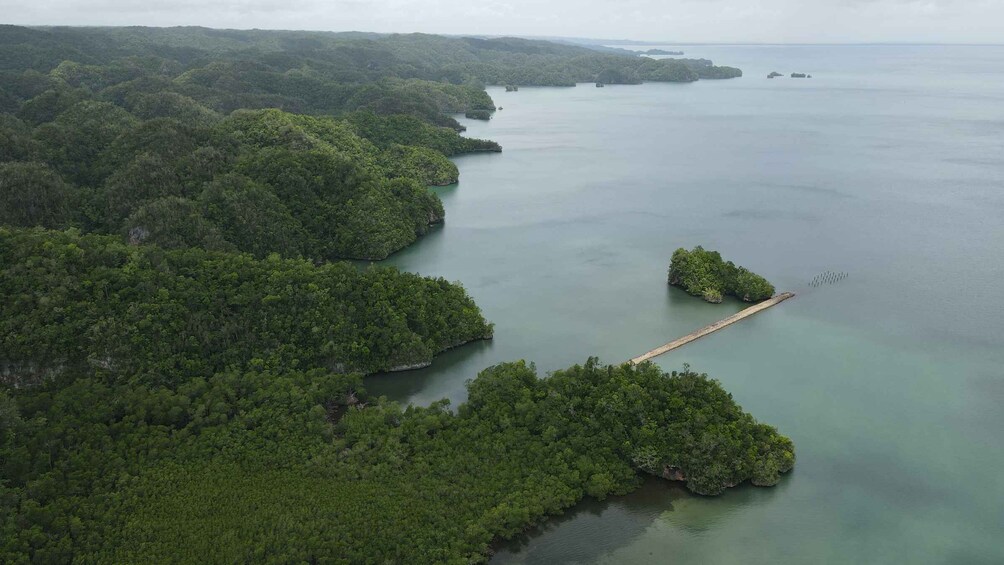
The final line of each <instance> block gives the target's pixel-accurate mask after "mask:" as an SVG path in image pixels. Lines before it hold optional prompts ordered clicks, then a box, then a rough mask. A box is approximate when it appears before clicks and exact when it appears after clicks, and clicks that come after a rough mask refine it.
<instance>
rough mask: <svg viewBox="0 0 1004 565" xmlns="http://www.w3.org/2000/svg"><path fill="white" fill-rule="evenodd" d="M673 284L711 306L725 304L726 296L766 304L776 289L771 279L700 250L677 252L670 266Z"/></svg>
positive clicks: (714, 254) (670, 280)
mask: <svg viewBox="0 0 1004 565" xmlns="http://www.w3.org/2000/svg"><path fill="white" fill-rule="evenodd" d="M669 284H671V285H676V286H679V287H681V288H683V289H684V290H686V291H687V292H688V293H690V294H692V295H694V296H702V297H703V298H704V299H705V300H707V301H708V302H721V301H722V296H724V295H729V296H734V297H736V298H738V299H740V300H743V301H745V302H756V301H759V300H766V299H768V298H770V297H771V296H774V285H772V284H770V283H769V282H767V279H765V278H763V277H761V276H760V275H758V274H756V273H753V272H751V271H749V270H747V269H746V268H745V267H737V266H736V265H735V264H734V263H732V261H724V260H723V259H722V256H721V254H720V253H718V252H717V251H707V250H705V249H704V248H703V247H701V246H699V245H698V246H697V247H695V248H693V249H692V250H690V251H687V250H686V249H684V248H682V247H681V248H680V249H677V250H676V251H674V252H673V258H672V260H671V262H670V265H669Z"/></svg>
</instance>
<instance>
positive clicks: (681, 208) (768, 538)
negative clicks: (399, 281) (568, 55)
mask: <svg viewBox="0 0 1004 565" xmlns="http://www.w3.org/2000/svg"><path fill="white" fill-rule="evenodd" d="M646 48H647V47H646ZM664 48H667V49H669V48H674V49H675V48H680V49H682V50H684V51H685V52H686V56H688V57H705V58H709V59H712V60H714V61H715V63H717V64H724V65H732V66H737V67H740V68H742V69H743V70H744V73H745V76H744V77H743V78H740V79H733V80H728V81H700V82H697V83H693V84H645V85H636V86H621V85H607V86H606V88H595V87H593V85H591V84H585V85H579V86H578V87H576V88H521V89H520V90H519V92H514V93H506V92H505V91H504V89H499V88H490V89H489V93H490V94H491V95H492V97H493V99H494V100H495V102H496V104H497V105H500V106H502V107H503V108H504V109H503V110H502V111H499V112H497V113H496V115H495V117H494V119H493V120H491V121H490V122H479V121H474V120H465V121H464V123H465V125H467V126H468V128H469V130H468V132H467V133H468V135H470V136H473V137H484V138H489V139H493V140H496V141H498V142H499V143H501V144H502V146H503V148H504V152H503V153H502V154H498V155H494V154H493V155H469V156H462V157H459V158H457V159H456V162H457V164H458V166H459V167H460V172H461V182H460V183H459V184H458V185H455V186H450V187H443V188H438V189H436V190H437V192H438V193H439V195H440V196H441V198H442V199H443V202H444V205H445V208H446V213H447V220H446V223H445V225H444V226H443V227H442V228H439V229H437V230H435V231H433V232H432V233H431V234H430V235H428V236H426V237H424V238H423V239H422V240H420V241H419V242H418V243H416V244H415V245H413V246H411V247H409V248H408V249H406V250H404V251H402V252H400V253H398V254H396V255H394V256H393V257H392V258H391V259H389V260H388V261H387V262H388V263H390V264H394V265H397V266H398V267H400V268H402V269H404V270H408V271H414V272H419V273H422V274H426V275H436V276H444V277H446V278H448V279H450V280H459V281H461V282H463V284H464V285H465V287H466V288H467V289H468V291H469V292H470V294H471V295H472V296H473V297H474V299H475V300H476V301H477V302H478V304H479V305H480V306H481V308H482V310H483V311H484V313H485V315H486V317H488V318H489V319H490V320H492V321H493V322H495V324H496V332H495V339H494V340H492V341H490V342H484V343H478V344H472V345H468V346H465V347H462V348H458V349H456V350H453V351H450V352H448V353H446V354H444V355H442V356H440V357H437V359H436V361H435V362H434V364H433V365H432V366H431V367H429V368H427V369H423V370H420V371H412V372H407V373H398V374H393V375H377V376H374V377H371V378H369V379H368V380H367V388H368V389H369V390H370V391H371V392H375V393H377V394H385V395H387V396H388V397H389V398H391V399H394V400H399V401H402V402H414V403H418V404H426V403H428V402H430V401H433V400H437V399H439V398H444V397H445V398H449V399H451V401H452V402H453V403H454V405H456V404H458V403H460V402H462V401H463V400H464V398H465V389H464V382H465V380H467V379H469V378H473V377H474V376H476V374H477V372H478V371H479V370H481V369H483V368H484V367H487V366H489V365H491V364H494V363H498V362H503V361H508V360H514V359H527V360H529V361H534V362H535V363H536V364H537V367H538V370H539V371H540V372H541V373H545V372H547V371H552V370H555V369H560V368H563V367H566V366H568V365H571V364H573V363H581V362H583V361H585V359H586V358H587V357H588V356H590V355H596V356H599V357H600V358H601V359H602V360H603V361H606V362H621V361H624V360H626V359H628V358H630V357H632V356H635V355H638V354H640V353H643V352H645V351H647V350H649V349H651V348H653V347H655V346H657V345H661V344H662V343H665V342H667V341H670V340H671V339H674V338H676V337H679V336H681V335H683V334H686V333H689V332H690V331H692V330H694V329H696V328H698V327H701V326H703V325H705V324H707V323H710V322H712V321H715V320H718V319H720V318H723V317H725V316H726V315H728V314H730V313H732V312H735V311H738V310H739V309H741V308H742V307H743V305H742V304H740V303H738V302H729V301H727V302H725V303H724V304H721V305H711V304H706V303H704V302H702V301H700V300H699V299H695V298H693V297H690V296H687V295H685V294H684V293H683V292H682V291H679V290H677V289H673V288H669V287H667V285H666V281H665V278H666V268H667V266H668V262H669V257H670V255H671V253H672V252H673V250H674V249H676V248H678V247H688V248H689V247H693V246H694V245H703V246H705V247H706V248H712V249H717V250H719V251H721V252H722V254H723V255H724V256H725V257H726V258H728V259H732V260H734V261H735V262H737V263H738V264H742V265H745V266H747V267H749V268H750V269H752V270H753V271H755V272H758V273H760V274H763V275H764V276H766V277H767V278H768V279H770V280H771V281H773V282H774V283H775V285H776V286H777V287H778V290H779V291H780V290H791V291H794V292H796V293H797V296H796V298H794V299H793V300H789V301H787V302H785V303H783V304H782V305H780V306H778V307H775V308H772V309H771V310H769V311H767V312H764V313H761V314H758V315H757V316H755V317H753V318H751V319H748V320H745V321H743V322H741V323H739V324H736V325H735V326H732V327H730V328H727V329H725V330H723V331H721V332H718V333H716V334H713V335H711V336H709V337H706V338H704V339H701V340H699V341H697V342H695V343H692V344H689V345H687V346H686V347H684V348H682V349H680V350H677V351H674V352H671V353H669V354H667V355H664V356H662V357H659V358H657V359H656V362H658V363H659V364H660V365H661V366H662V367H663V368H664V369H666V370H672V369H676V368H679V367H681V366H682V364H683V363H689V364H690V365H691V366H692V367H694V368H696V369H698V370H700V371H705V372H708V373H710V374H711V375H713V376H715V377H716V378H718V379H719V380H720V381H721V382H722V384H723V385H724V386H725V388H726V389H727V390H729V391H730V392H731V393H732V394H733V396H734V397H735V398H736V400H737V401H738V402H739V403H740V404H741V405H742V406H743V407H744V408H745V409H746V410H748V411H750V412H751V413H752V414H753V415H754V416H756V417H757V418H758V419H760V420H761V421H764V422H767V423H770V424H772V425H775V426H777V427H778V428H779V429H780V431H781V432H782V433H784V434H786V435H788V436H789V437H791V438H792V440H793V441H794V442H795V445H796V450H797V456H798V461H797V464H796V467H795V470H794V471H793V472H792V473H791V474H790V475H789V476H786V477H785V478H784V480H782V482H781V484H780V485H778V486H777V487H775V488H772V489H758V488H754V487H739V488H736V489H733V490H731V491H729V492H727V493H726V494H724V495H723V496H720V497H717V498H704V497H698V496H694V495H691V494H688V493H687V492H686V491H685V490H683V489H681V488H680V487H679V486H678V485H672V484H669V483H665V482H662V481H656V480H652V481H648V482H647V483H646V485H645V486H644V487H643V488H642V489H640V490H639V491H637V492H636V493H633V494H631V495H629V496H626V497H615V498H611V499H608V500H606V501H603V502H598V501H587V502H584V503H583V504H580V505H579V506H577V507H575V508H573V509H570V510H569V512H567V513H566V514H565V515H564V516H562V517H559V518H555V519H553V520H551V521H549V522H547V523H545V524H544V525H542V526H541V527H540V528H536V529H534V530H533V531H531V532H528V534H527V535H525V536H521V537H520V538H518V539H516V540H512V541H510V542H506V543H503V544H501V545H500V547H499V551H498V553H497V554H496V556H495V558H494V560H493V562H497V563H541V564H543V563H557V562H575V563H658V562H666V561H669V560H672V561H673V562H678V563H736V562H743V563H804V562H854V563H879V562H911V563H999V562H1004V543H1002V542H1001V531H1002V530H1004V505H1002V504H1001V503H1002V501H1004V478H1002V477H1001V473H1000V470H1001V469H1002V468H1004V444H1002V443H1004V442H1002V440H1001V432H1002V431H1004V319H1002V316H1004V292H1002V291H1004V219H1002V218H1004V47H998V46H905V45H898V46H892V45H873V46H869V45H855V46H725V45H692V46H664ZM775 70H776V71H778V72H781V73H784V74H785V75H788V74H790V73H791V72H807V73H810V74H812V75H813V78H811V79H791V78H787V77H785V78H777V79H771V80H768V79H766V75H767V73H769V72H771V71H775ZM824 271H835V272H846V273H847V274H848V276H847V277H846V278H845V279H843V280H841V281H839V282H838V283H835V284H826V285H822V286H810V285H809V282H810V281H811V280H812V279H813V278H814V277H815V276H816V275H817V274H819V273H821V272H824Z"/></svg>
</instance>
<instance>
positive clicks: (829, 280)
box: [809, 271, 847, 287]
mask: <svg viewBox="0 0 1004 565" xmlns="http://www.w3.org/2000/svg"><path fill="white" fill-rule="evenodd" d="M846 278H847V273H842V272H841V273H834V272H833V271H825V272H822V273H819V274H818V275H816V277H815V278H814V279H812V281H811V282H810V283H809V286H813V287H815V286H820V285H824V284H833V283H837V282H840V281H842V280H844V279H846Z"/></svg>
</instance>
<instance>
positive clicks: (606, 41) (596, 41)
mask: <svg viewBox="0 0 1004 565" xmlns="http://www.w3.org/2000/svg"><path fill="white" fill-rule="evenodd" d="M0 26H11V27H24V28H81V29H85V28H92V29H101V28H109V29H115V28H150V29H175V28H202V29H213V30H220V31H266V32H307V33H331V34H339V33H369V34H375V35H415V34H422V35H438V36H440V37H481V38H500V39H501V38H516V39H532V40H539V41H550V42H554V41H556V40H563V41H569V42H572V43H576V44H581V43H579V42H584V41H588V42H591V44H593V45H600V46H604V47H608V46H617V45H618V44H620V45H721V46H727V45H736V46H747V45H749V46H775V45H776V46H867V45H889V46H946V47H951V46H956V47H1004V42H1001V43H983V42H975V43H965V42H955V41H882V40H862V41H820V42H814V41H791V42H786V41H668V40H653V39H630V38H619V39H611V38H596V37H584V36H581V35H579V36H562V35H533V34H506V33H502V34H493V33H439V32H427V31H365V30H358V29H346V30H332V29H306V28H303V29H294V28H262V27H247V28H241V27H213V26H207V25H200V24H184V25H143V24H121V25H108V24H5V23H0Z"/></svg>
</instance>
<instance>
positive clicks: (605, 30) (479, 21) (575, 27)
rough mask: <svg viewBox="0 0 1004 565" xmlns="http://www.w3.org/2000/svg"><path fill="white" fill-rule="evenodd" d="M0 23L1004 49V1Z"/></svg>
mask: <svg viewBox="0 0 1004 565" xmlns="http://www.w3.org/2000/svg"><path fill="white" fill-rule="evenodd" d="M0 23H11V24H27V25H33V24H67V25H150V26H174V25H201V26H208V27H218V28H221V27H226V28H241V29H248V28H267V29H318V30H331V31H346V30H360V31H380V32H412V31H422V32H427V33H447V34H484V35H537V36H564V37H568V36H575V37H596V38H607V39H618V38H630V39H643V40H655V41H662V40H665V41H669V42H679V43H686V42H757V43H830V42H943V43H1004V0H619V1H602V2H601V1H594V0H578V1H576V0H224V1H218V0H0Z"/></svg>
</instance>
